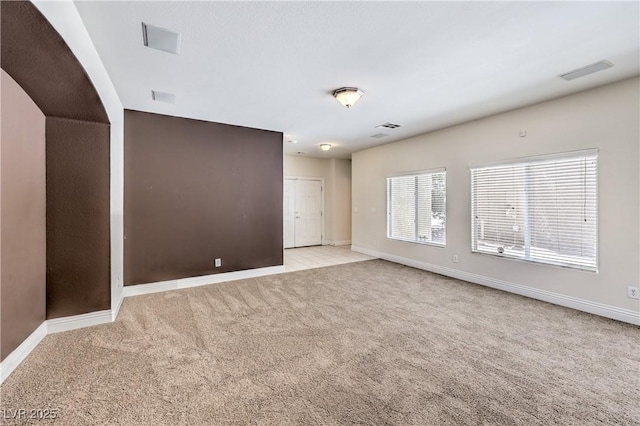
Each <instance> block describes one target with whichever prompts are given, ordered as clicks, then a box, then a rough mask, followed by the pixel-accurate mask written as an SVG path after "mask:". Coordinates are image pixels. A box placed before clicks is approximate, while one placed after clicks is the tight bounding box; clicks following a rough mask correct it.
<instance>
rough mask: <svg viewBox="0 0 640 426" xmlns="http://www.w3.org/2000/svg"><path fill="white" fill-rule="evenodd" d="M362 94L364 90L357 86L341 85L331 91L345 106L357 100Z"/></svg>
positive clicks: (348, 106) (349, 105)
mask: <svg viewBox="0 0 640 426" xmlns="http://www.w3.org/2000/svg"><path fill="white" fill-rule="evenodd" d="M362 95H364V92H363V91H362V90H360V89H358V88H357V87H341V88H340V89H337V90H335V91H334V92H333V97H334V98H336V99H337V100H338V102H340V103H341V104H342V105H344V106H346V107H347V108H350V107H351V106H352V105H353V104H355V103H356V102H358V101H359V100H360V97H362Z"/></svg>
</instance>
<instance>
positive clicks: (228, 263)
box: [124, 111, 283, 285]
mask: <svg viewBox="0 0 640 426" xmlns="http://www.w3.org/2000/svg"><path fill="white" fill-rule="evenodd" d="M282 161H283V159H282V133H278V132H271V131H266V130H258V129H251V128H245V127H237V126H230V125H226V124H219V123H210V122H204V121H197V120H189V119H184V118H177V117H170V116H163V115H157V114H150V113H144V112H138V111H125V218H124V225H125V246H124V250H125V252H124V253H125V285H133V284H142V283H149V282H156V281H163V280H169V279H176V278H185V277H193V276H200V275H208V274H215V273H220V272H230V271H238V270H245V269H253V268H261V267H267V266H274V265H282V261H283V253H282ZM215 258H222V267H220V268H215V267H214V259H215Z"/></svg>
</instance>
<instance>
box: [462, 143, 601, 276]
mask: <svg viewBox="0 0 640 426" xmlns="http://www.w3.org/2000/svg"><path fill="white" fill-rule="evenodd" d="M580 157H595V161H596V163H595V188H594V189H595V222H596V225H595V235H594V238H595V262H594V265H593V267H591V266H585V265H578V264H574V263H569V262H566V261H562V260H561V259H560V260H555V259H554V260H550V259H542V258H537V257H531V253H530V250H531V247H524V249H525V254H524V255H523V256H515V255H509V254H508V253H506V252H505V253H498V252H495V253H493V252H489V251H480V250H478V247H477V245H478V238H475V236H476V231H477V226H478V225H477V224H476V220H477V218H476V210H475V209H476V204H477V201H476V193H475V191H476V190H477V188H476V187H475V186H474V176H473V172H474V170H479V169H487V168H495V167H501V166H518V165H521V166H526V165H527V164H536V163H541V162H546V161H554V160H556V161H561V160H572V159H577V158H580ZM599 160H600V159H599V150H598V149H597V148H594V149H585V150H579V151H569V152H561V153H553V154H547V155H538V156H531V157H521V158H514V159H507V160H501V161H496V162H490V163H477V164H470V165H469V182H470V195H471V199H470V201H471V202H470V211H471V221H470V225H471V233H470V237H471V252H472V253H473V254H480V255H489V256H494V257H498V258H503V259H509V260H515V261H521V262H527V263H533V264H542V265H548V266H555V267H561V268H567V269H572V270H576V271H583V272H592V273H596V274H597V273H599V270H600V191H599V186H600V184H599V181H600V179H599V174H600V164H599ZM526 185H529V182H527V183H526ZM527 206H529V204H528V203H527ZM523 213H524V216H525V221H528V220H529V219H528V217H529V215H530V212H529V211H525V212H523ZM530 226H531V225H530V224H529V223H525V227H530ZM525 241H526V237H525ZM474 243H475V246H474ZM525 244H526V243H525Z"/></svg>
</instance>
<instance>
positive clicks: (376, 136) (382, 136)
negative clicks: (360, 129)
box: [371, 133, 389, 139]
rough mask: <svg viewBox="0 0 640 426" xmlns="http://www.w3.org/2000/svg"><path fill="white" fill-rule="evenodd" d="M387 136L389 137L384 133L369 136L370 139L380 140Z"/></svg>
mask: <svg viewBox="0 0 640 426" xmlns="http://www.w3.org/2000/svg"><path fill="white" fill-rule="evenodd" d="M387 136H389V135H388V134H386V133H376V134H375V135H371V137H372V138H374V139H380V138H384V137H387Z"/></svg>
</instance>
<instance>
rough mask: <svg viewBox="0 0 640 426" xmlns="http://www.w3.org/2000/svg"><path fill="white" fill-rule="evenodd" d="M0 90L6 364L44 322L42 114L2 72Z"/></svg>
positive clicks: (0, 280) (0, 264)
mask: <svg viewBox="0 0 640 426" xmlns="http://www.w3.org/2000/svg"><path fill="white" fill-rule="evenodd" d="M3 42H4V41H3ZM0 87H1V92H2V93H1V95H0V97H1V99H0V102H1V103H2V113H1V122H2V125H1V127H2V130H1V131H0V133H1V134H0V145H1V146H0V152H1V153H2V154H1V155H2V156H1V159H0V170H1V172H0V197H1V200H0V206H1V207H0V227H1V229H2V233H1V237H0V300H1V302H0V304H1V311H0V324H1V330H0V335H1V343H0V346H1V347H0V357H1V359H2V360H4V359H5V358H6V357H7V355H9V354H10V353H11V352H12V351H13V350H14V349H16V348H17V347H18V346H19V345H20V343H22V342H23V341H24V340H25V339H26V338H27V337H28V336H29V335H30V334H31V333H32V332H33V331H34V330H35V329H36V328H38V326H39V325H40V324H42V323H43V322H44V320H45V268H46V266H45V262H46V258H45V256H46V250H45V116H44V114H43V113H42V112H41V111H40V109H39V108H38V106H37V105H36V104H35V103H34V102H33V101H32V100H31V98H30V97H29V96H28V95H27V94H26V93H25V92H24V90H22V88H21V87H20V86H19V85H18V84H17V83H16V82H15V81H14V80H13V79H12V78H11V77H10V76H9V75H8V74H7V73H6V72H5V71H4V70H2V75H1V81H0Z"/></svg>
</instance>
